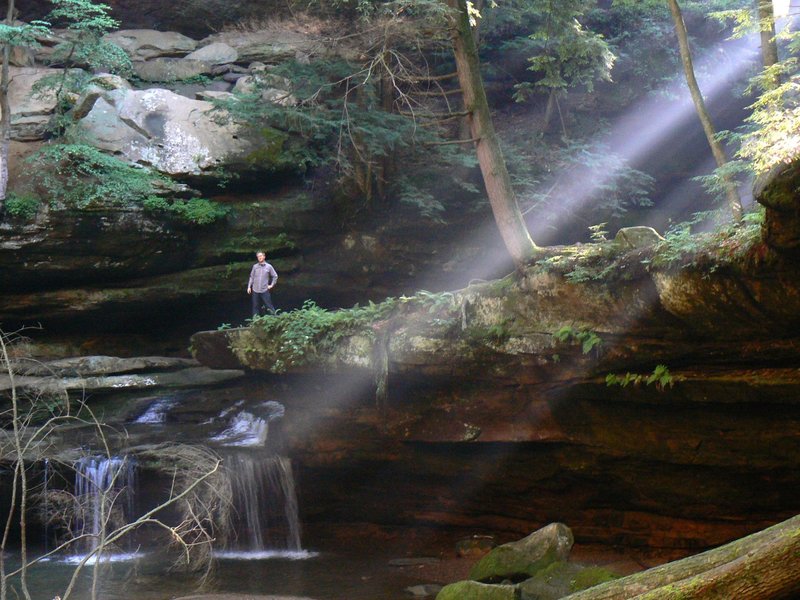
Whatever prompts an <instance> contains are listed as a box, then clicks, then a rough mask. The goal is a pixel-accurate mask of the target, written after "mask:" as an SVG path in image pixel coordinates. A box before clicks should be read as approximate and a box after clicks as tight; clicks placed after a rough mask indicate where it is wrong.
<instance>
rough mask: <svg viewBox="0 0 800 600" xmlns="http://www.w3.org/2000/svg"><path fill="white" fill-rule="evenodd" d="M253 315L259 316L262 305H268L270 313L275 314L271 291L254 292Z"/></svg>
mask: <svg viewBox="0 0 800 600" xmlns="http://www.w3.org/2000/svg"><path fill="white" fill-rule="evenodd" d="M252 300H253V316H254V317H257V316H258V314H259V312H260V310H261V307H262V306H266V307H267V310H268V311H269V314H271V315H274V314H275V307H274V306H272V298H270V297H269V292H253V296H252Z"/></svg>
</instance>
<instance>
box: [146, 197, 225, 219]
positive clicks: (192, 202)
mask: <svg viewBox="0 0 800 600" xmlns="http://www.w3.org/2000/svg"><path fill="white" fill-rule="evenodd" d="M142 205H143V206H144V208H145V209H146V210H150V211H155V212H165V213H167V214H169V215H172V216H174V217H176V218H178V219H179V220H181V221H186V222H187V223H193V224H195V225H208V224H210V223H213V222H214V221H218V220H219V219H221V218H223V217H224V216H225V215H227V214H228V213H229V212H230V209H228V207H226V206H221V205H220V204H217V203H216V202H212V201H211V200H207V199H206V198H190V199H188V200H180V199H177V200H176V199H172V200H167V199H165V198H161V197H159V196H148V197H147V198H145V199H144V201H143V202H142Z"/></svg>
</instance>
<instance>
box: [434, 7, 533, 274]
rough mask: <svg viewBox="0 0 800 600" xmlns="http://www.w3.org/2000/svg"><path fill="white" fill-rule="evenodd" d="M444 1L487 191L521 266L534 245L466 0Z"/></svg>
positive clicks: (473, 138)
mask: <svg viewBox="0 0 800 600" xmlns="http://www.w3.org/2000/svg"><path fill="white" fill-rule="evenodd" d="M446 1H447V5H448V6H449V7H450V8H451V9H453V17H452V24H451V36H452V43H453V54H454V56H455V60H456V71H457V72H458V82H459V85H460V86H461V91H462V96H463V99H464V108H465V110H466V112H467V113H468V117H467V118H468V119H469V125H470V133H471V135H472V140H473V141H474V143H475V151H476V153H477V156H478V164H479V165H480V169H481V174H482V176H483V183H484V186H485V187H486V194H487V195H488V197H489V203H490V204H491V206H492V213H493V214H494V218H495V222H496V223H497V227H498V229H499V230H500V235H501V236H502V238H503V242H504V243H505V245H506V248H507V249H508V252H509V254H510V255H511V259H512V260H513V261H514V265H515V266H516V267H517V268H518V269H521V268H522V267H523V266H524V265H525V264H527V263H528V262H529V261H530V259H531V258H532V257H533V255H534V253H535V251H536V245H535V244H534V243H533V240H531V236H530V234H529V233H528V227H527V226H526V225H525V219H524V218H523V217H522V213H521V212H520V210H519V206H518V205H517V197H516V194H515V193H514V188H513V187H512V186H511V177H510V176H509V174H508V169H507V168H506V162H505V159H504V158H503V151H502V150H501V148H500V142H499V139H498V137H497V133H496V132H495V129H494V124H493V123H492V115H491V113H490V112H489V102H488V100H487V99H486V91H485V90H484V87H483V79H482V78H481V72H480V61H479V60H478V48H477V45H476V43H475V37H474V34H473V31H472V25H471V23H470V13H469V10H468V6H467V0H446Z"/></svg>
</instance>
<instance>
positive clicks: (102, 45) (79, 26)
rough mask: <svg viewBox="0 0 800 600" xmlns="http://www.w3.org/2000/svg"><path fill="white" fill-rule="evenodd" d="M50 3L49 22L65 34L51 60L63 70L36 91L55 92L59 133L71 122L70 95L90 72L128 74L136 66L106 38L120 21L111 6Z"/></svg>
mask: <svg viewBox="0 0 800 600" xmlns="http://www.w3.org/2000/svg"><path fill="white" fill-rule="evenodd" d="M51 2H52V4H53V6H54V8H53V10H52V11H51V12H50V14H49V15H48V16H47V20H48V22H49V23H48V25H49V24H53V25H54V26H58V27H61V28H63V29H65V32H64V34H63V36H62V37H63V39H64V41H63V42H61V43H60V44H58V45H57V46H56V47H55V48H54V49H53V52H52V53H51V55H50V57H49V59H48V60H49V62H50V64H51V65H53V66H60V67H63V70H62V73H61V74H60V75H55V76H49V77H45V78H42V79H41V80H40V81H39V82H37V86H36V88H34V91H35V92H38V93H47V92H48V91H49V90H52V91H53V92H54V93H55V96H56V115H55V118H54V119H53V120H52V123H51V130H52V131H53V133H55V134H56V135H58V134H61V133H63V132H64V131H65V130H67V129H68V128H69V127H70V126H71V125H72V123H71V121H70V120H69V119H67V118H65V113H66V112H67V111H68V110H69V109H70V108H71V105H70V100H69V96H71V95H74V94H79V93H80V92H81V91H82V90H83V88H84V86H85V84H86V81H88V79H90V77H91V75H90V74H89V73H90V72H105V73H115V74H118V75H121V76H123V77H128V76H130V75H131V74H132V73H133V65H132V63H131V61H130V58H129V57H128V55H127V54H126V53H125V52H124V51H123V50H122V48H120V47H119V46H117V45H116V44H112V43H111V42H108V41H106V40H104V39H103V36H104V35H105V34H106V33H108V32H109V31H111V30H113V29H116V28H117V27H118V26H119V22H118V21H117V20H116V19H114V18H112V17H111V16H110V15H109V12H110V10H111V8H110V7H109V6H108V5H106V4H102V3H95V2H92V1H91V0H51ZM75 67H78V69H76V68H75ZM79 69H83V70H85V71H87V72H84V71H82V70H79Z"/></svg>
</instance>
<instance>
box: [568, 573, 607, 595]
mask: <svg viewBox="0 0 800 600" xmlns="http://www.w3.org/2000/svg"><path fill="white" fill-rule="evenodd" d="M615 579H619V575H617V574H616V573H613V572H611V571H609V570H608V569H604V568H603V567H587V568H585V569H582V570H581V571H580V572H579V573H578V574H577V575H576V576H575V577H574V578H573V579H572V581H571V582H570V591H571V592H579V591H581V590H585V589H587V588H590V587H594V586H596V585H600V584H601V583H606V582H608V581H614V580H615Z"/></svg>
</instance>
